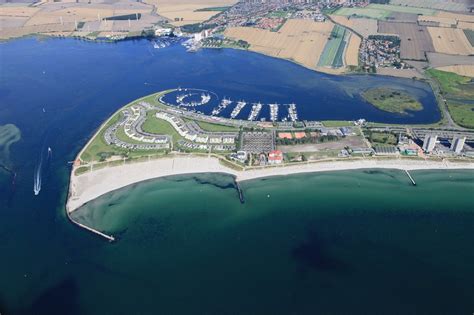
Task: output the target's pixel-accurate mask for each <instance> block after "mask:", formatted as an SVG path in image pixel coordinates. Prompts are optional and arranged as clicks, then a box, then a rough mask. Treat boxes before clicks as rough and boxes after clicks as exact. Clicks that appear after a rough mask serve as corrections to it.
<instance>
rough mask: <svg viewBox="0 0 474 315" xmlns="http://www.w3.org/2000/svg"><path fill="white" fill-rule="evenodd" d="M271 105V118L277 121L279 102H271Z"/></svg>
mask: <svg viewBox="0 0 474 315" xmlns="http://www.w3.org/2000/svg"><path fill="white" fill-rule="evenodd" d="M269 106H270V120H271V121H277V120H278V104H276V103H274V104H269Z"/></svg>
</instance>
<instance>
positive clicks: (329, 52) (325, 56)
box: [318, 25, 346, 67]
mask: <svg viewBox="0 0 474 315" xmlns="http://www.w3.org/2000/svg"><path fill="white" fill-rule="evenodd" d="M345 35H346V29H345V28H344V27H341V26H339V25H334V28H333V29H332V32H331V40H328V42H327V43H326V46H324V50H323V53H322V54H321V57H320V59H319V62H318V66H319V67H327V66H331V67H341V66H342V65H343V62H342V55H343V54H342V53H343V52H344V46H345V44H346V42H345V41H344V37H345Z"/></svg>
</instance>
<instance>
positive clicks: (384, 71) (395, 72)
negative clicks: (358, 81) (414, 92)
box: [377, 68, 424, 79]
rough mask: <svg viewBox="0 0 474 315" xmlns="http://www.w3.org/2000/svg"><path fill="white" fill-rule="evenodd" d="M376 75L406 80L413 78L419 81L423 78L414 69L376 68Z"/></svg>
mask: <svg viewBox="0 0 474 315" xmlns="http://www.w3.org/2000/svg"><path fill="white" fill-rule="evenodd" d="M377 74H380V75H388V76H392V77H399V78H408V79H411V78H413V77H416V78H420V79H421V78H424V77H423V76H422V75H421V74H420V73H419V72H418V71H416V70H415V69H394V68H378V69H377Z"/></svg>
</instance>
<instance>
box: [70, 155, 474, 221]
mask: <svg viewBox="0 0 474 315" xmlns="http://www.w3.org/2000/svg"><path fill="white" fill-rule="evenodd" d="M374 168H386V169H400V170H421V169H440V170H441V169H473V170H474V163H472V162H471V163H469V162H456V163H454V162H440V161H423V160H411V159H384V160H378V159H375V158H368V159H365V160H345V161H329V162H315V163H307V164H298V165H291V166H279V167H266V168H262V169H252V170H247V171H236V170H233V169H230V168H228V167H226V166H224V165H222V164H220V163H219V160H218V159H217V158H214V157H173V158H162V159H157V160H151V161H147V162H139V163H132V164H125V165H122V166H114V167H107V168H103V169H99V170H96V171H92V172H87V173H84V174H81V175H78V176H76V175H74V172H72V175H71V182H70V188H69V198H68V201H67V205H66V209H67V211H69V212H72V211H74V210H76V209H78V208H79V207H81V206H82V205H84V204H85V203H87V202H89V201H91V200H93V199H95V198H97V197H99V196H101V195H103V194H106V193H108V192H111V191H113V190H116V189H119V188H122V187H125V186H128V185H131V184H134V183H138V182H141V181H145V180H148V179H153V178H159V177H165V176H171V175H180V174H195V173H227V174H230V175H234V176H236V179H237V181H243V180H250V179H255V178H260V177H270V176H278V175H291V174H299V173H312V172H325V171H338V170H353V169H374Z"/></svg>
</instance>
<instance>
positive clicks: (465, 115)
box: [448, 102, 474, 128]
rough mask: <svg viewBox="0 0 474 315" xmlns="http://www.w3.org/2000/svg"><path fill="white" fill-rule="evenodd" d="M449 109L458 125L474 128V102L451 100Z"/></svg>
mask: <svg viewBox="0 0 474 315" xmlns="http://www.w3.org/2000/svg"><path fill="white" fill-rule="evenodd" d="M448 110H449V113H450V114H451V117H452V118H453V120H454V121H455V122H456V123H457V124H458V125H460V126H463V127H465V128H474V104H462V103H456V102H449V103H448Z"/></svg>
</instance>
